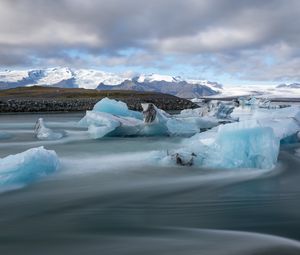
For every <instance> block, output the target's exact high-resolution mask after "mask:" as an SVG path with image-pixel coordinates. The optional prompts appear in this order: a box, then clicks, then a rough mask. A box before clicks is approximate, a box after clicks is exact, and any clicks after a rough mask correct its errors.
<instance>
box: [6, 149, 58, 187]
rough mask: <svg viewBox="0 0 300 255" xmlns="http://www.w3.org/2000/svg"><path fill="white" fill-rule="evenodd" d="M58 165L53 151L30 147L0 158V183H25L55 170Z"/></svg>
mask: <svg viewBox="0 0 300 255" xmlns="http://www.w3.org/2000/svg"><path fill="white" fill-rule="evenodd" d="M58 167H59V159H58V157H57V155H56V153H55V151H51V150H46V149H44V147H38V148H32V149H29V150H27V151H24V152H22V153H19V154H16V155H10V156H7V157H5V158H2V159H0V185H26V184H29V183H31V182H33V181H35V180H37V179H39V178H41V177H43V176H47V175H49V174H51V173H53V172H55V171H56V170H57V169H58Z"/></svg>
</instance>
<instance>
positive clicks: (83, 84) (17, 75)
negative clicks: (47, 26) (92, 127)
mask: <svg viewBox="0 0 300 255" xmlns="http://www.w3.org/2000/svg"><path fill="white" fill-rule="evenodd" d="M33 85H39V86H50V87H62V88H84V89H98V90H136V91H152V92H161V93H166V94H171V95H175V96H179V97H183V98H199V97H203V96H209V97H232V96H236V97H238V96H256V97H266V98H278V97H281V98H282V97H286V98H300V83H291V84H280V85H278V86H276V85H240V86H228V85H226V86H224V87H223V86H222V85H221V84H219V83H217V82H211V81H207V80H191V79H183V78H182V77H180V76H175V77H174V76H170V75H161V74H140V75H132V74H130V73H127V74H114V73H109V72H104V71H99V70H93V69H70V68H68V67H59V68H45V69H32V70H11V71H9V70H5V71H0V89H9V88H15V87H25V86H33Z"/></svg>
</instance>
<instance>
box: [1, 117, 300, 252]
mask: <svg viewBox="0 0 300 255" xmlns="http://www.w3.org/2000/svg"><path fill="white" fill-rule="evenodd" d="M82 115H83V114H51V115H44V116H42V117H44V119H45V122H46V124H48V126H49V127H52V128H54V129H65V130H68V132H69V136H68V137H66V138H64V139H63V140H61V141H56V142H41V141H37V140H36V139H35V138H33V131H32V130H33V126H34V123H35V121H36V119H37V118H38V117H41V115H2V116H0V130H1V131H5V132H7V133H9V134H11V135H12V136H11V137H10V138H7V139H4V140H0V157H4V156H7V155H9V154H15V153H19V152H22V151H24V150H26V149H29V148H32V147H37V146H41V145H44V146H45V147H46V148H47V149H54V150H55V151H56V152H57V154H58V156H59V158H60V160H61V168H60V170H59V171H58V172H57V173H55V174H53V175H51V176H49V177H47V178H44V179H42V180H40V181H39V182H36V183H32V184H31V185H28V186H27V187H24V188H21V189H17V190H13V191H6V192H2V193H0V254H39V255H40V254H113V255H114V254H139V255H140V254H184V255H189V254H204V255H205V254H216V255H222V254H228V255H235V254H272V255H273V254H275V255H276V254H280V255H282V254H300V242H299V240H300V203H299V202H300V157H299V156H297V154H296V153H295V151H296V150H297V149H298V148H300V144H294V145H289V146H285V147H283V148H282V150H281V153H280V157H279V163H278V166H277V168H276V169H273V170H271V171H262V170H251V171H250V170H246V169H238V170H224V169H197V168H185V167H159V166H156V165H155V163H153V162H149V161H148V160H147V158H148V157H149V155H150V154H151V152H152V151H154V150H162V149H166V148H174V147H178V146H180V141H181V139H180V138H164V137H156V138H105V139H103V140H90V139H88V136H87V134H86V132H85V130H82V129H80V128H78V127H77V126H76V123H77V121H78V120H79V119H80V118H81V117H82Z"/></svg>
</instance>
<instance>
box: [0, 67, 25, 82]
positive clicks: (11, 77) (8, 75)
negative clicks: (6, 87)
mask: <svg viewBox="0 0 300 255" xmlns="http://www.w3.org/2000/svg"><path fill="white" fill-rule="evenodd" d="M23 78H28V71H18V70H13V71H11V70H5V71H0V81H1V82H18V81H21V80H22V79H23Z"/></svg>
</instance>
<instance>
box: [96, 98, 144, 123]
mask: <svg viewBox="0 0 300 255" xmlns="http://www.w3.org/2000/svg"><path fill="white" fill-rule="evenodd" d="M93 111H94V112H105V113H110V114H112V115H116V116H122V117H132V118H136V119H142V118H143V116H142V114H141V113H140V112H137V111H132V110H129V109H128V106H127V104H125V103H124V102H122V101H117V100H114V99H109V98H107V97H105V98H103V99H102V100H100V101H99V102H98V103H97V104H95V106H94V108H93Z"/></svg>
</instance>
